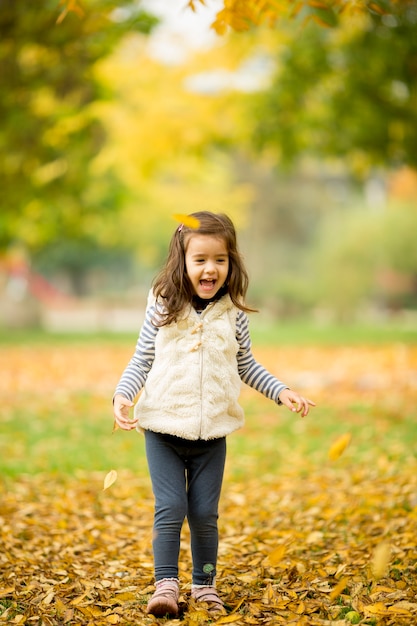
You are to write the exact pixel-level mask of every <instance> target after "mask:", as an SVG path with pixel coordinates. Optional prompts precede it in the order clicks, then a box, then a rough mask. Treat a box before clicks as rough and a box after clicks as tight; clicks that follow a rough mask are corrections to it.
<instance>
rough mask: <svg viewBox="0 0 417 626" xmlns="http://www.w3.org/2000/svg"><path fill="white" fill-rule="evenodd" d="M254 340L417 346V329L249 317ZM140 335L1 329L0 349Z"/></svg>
mask: <svg viewBox="0 0 417 626" xmlns="http://www.w3.org/2000/svg"><path fill="white" fill-rule="evenodd" d="M250 325H251V336H252V340H253V343H254V344H259V345H263V346H264V345H276V346H277V347H279V346H281V345H286V346H287V345H294V346H301V345H360V344H376V345H378V344H387V343H393V342H403V343H409V344H415V343H417V326H415V325H414V326H413V325H409V326H407V325H405V324H403V323H382V322H381V323H376V324H359V323H355V324H326V325H323V324H317V323H314V322H313V321H312V320H300V319H298V320H295V321H293V322H291V321H288V320H286V321H277V322H271V321H269V320H267V319H266V318H265V316H263V315H262V314H261V313H260V314H252V315H251V316H250ZM138 333H139V327H138V331H137V332H134V331H132V332H126V333H111V332H97V333H90V332H86V333H82V332H68V333H63V332H60V333H52V332H47V331H44V330H41V329H34V330H5V329H2V328H0V345H2V346H11V345H39V344H42V345H68V344H72V345H74V343H75V344H81V345H86V344H93V345H97V344H106V345H126V344H127V345H131V346H132V347H133V346H134V345H135V343H136V339H137V335H138Z"/></svg>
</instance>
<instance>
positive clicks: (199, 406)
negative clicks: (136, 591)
mask: <svg viewBox="0 0 417 626" xmlns="http://www.w3.org/2000/svg"><path fill="white" fill-rule="evenodd" d="M191 218H192V219H194V221H195V223H196V224H197V225H198V226H197V227H196V228H190V227H189V226H187V225H186V224H181V225H180V226H179V227H178V228H177V229H176V231H175V233H174V234H173V236H172V239H171V243H170V247H169V253H168V258H167V261H166V263H165V266H164V267H163V269H162V271H161V272H160V273H159V275H158V276H157V278H156V280H155V281H154V285H153V290H152V292H151V295H150V297H149V300H148V306H147V310H146V317H145V321H144V324H143V326H142V329H141V331H140V335H139V339H138V342H137V346H136V351H135V354H134V356H133V357H132V359H131V361H130V362H129V364H128V365H127V367H126V369H125V371H124V372H123V375H122V377H121V379H120V382H119V384H118V385H117V388H116V392H115V395H114V418H115V420H116V423H117V425H118V426H120V428H123V429H124V430H131V429H133V428H136V427H137V428H138V429H141V430H143V431H144V434H145V443H146V456H147V461H148V466H149V471H150V476H151V481H152V489H153V492H154V496H155V516H154V535H153V552H154V561H155V581H156V590H155V593H154V594H153V596H152V598H151V599H150V601H149V604H148V607H147V612H148V613H151V614H153V615H155V616H164V615H166V614H168V615H170V616H176V615H177V614H178V599H179V580H178V557H179V549H180V535H181V528H182V525H183V522H184V519H185V517H187V519H188V524H189V527H190V533H191V552H192V560H193V571H192V587H191V596H192V597H193V598H194V600H195V601H196V602H204V603H206V604H205V605H204V606H206V607H208V608H209V610H210V611H211V612H212V613H216V612H217V613H221V612H223V611H224V608H223V602H222V600H221V599H220V597H219V595H218V593H217V589H216V586H215V576H216V562H217V549H218V529H217V519H218V503H219V498H220V491H221V486H222V480H223V470H224V463H225V454H226V436H227V435H229V434H230V433H231V432H233V431H234V430H236V429H237V428H240V427H241V426H242V425H243V421H244V418H243V411H242V408H241V407H240V406H239V404H238V397H239V392H240V387H241V381H243V382H245V383H246V384H248V385H250V386H251V387H253V388H254V389H256V390H258V391H259V392H261V393H262V394H264V395H265V396H266V397H267V398H270V399H271V400H273V401H274V402H276V403H277V404H284V405H285V406H287V407H288V408H289V409H290V410H292V411H295V412H297V413H301V415H302V416H303V417H304V416H305V415H307V413H308V411H309V406H310V405H311V406H315V405H314V402H312V401H311V400H308V399H307V398H304V397H302V396H300V395H298V393H295V392H294V391H291V390H290V389H289V388H288V387H287V386H286V385H285V384H284V383H282V382H281V381H279V380H278V379H277V378H275V377H274V376H273V375H272V374H270V373H269V372H268V371H267V370H265V369H264V368H263V367H262V365H260V364H259V363H258V362H257V361H255V359H254V357H253V355H252V352H251V340H250V335H249V329H248V316H247V312H250V311H253V309H250V308H249V307H248V306H247V305H246V304H245V295H246V291H247V287H248V275H247V273H246V270H245V267H244V264H243V261H242V258H241V256H240V254H239V251H238V248H237V243H236V233H235V229H234V226H233V223H232V222H231V220H230V219H229V218H228V217H227V216H226V215H218V214H214V213H209V212H207V211H201V212H197V213H193V214H192V216H191ZM184 221H185V220H184ZM187 223H188V221H187ZM140 390H142V394H141V395H140V397H139V400H138V402H137V404H136V406H135V409H134V417H133V418H132V419H131V418H130V417H129V408H130V407H132V406H133V400H134V398H135V396H136V395H137V393H138V392H139V391H140Z"/></svg>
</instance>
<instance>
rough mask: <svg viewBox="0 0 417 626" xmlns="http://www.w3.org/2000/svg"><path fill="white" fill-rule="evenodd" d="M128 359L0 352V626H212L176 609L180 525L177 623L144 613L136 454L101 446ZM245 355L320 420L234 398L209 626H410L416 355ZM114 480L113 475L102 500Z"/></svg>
mask: <svg viewBox="0 0 417 626" xmlns="http://www.w3.org/2000/svg"><path fill="white" fill-rule="evenodd" d="M130 351H131V349H130V348H126V347H121V348H115V347H114V346H102V347H99V346H90V347H88V346H76V345H74V346H71V345H68V346H59V347H57V346H56V347H53V346H49V347H46V346H43V347H39V346H38V347H33V346H32V347H26V348H24V347H12V346H10V347H7V348H4V349H3V350H1V351H0V367H1V370H2V382H1V388H0V391H1V399H2V403H1V410H0V421H1V436H0V456H1V461H0V464H1V467H2V473H3V480H2V482H1V483H0V621H1V622H6V623H13V624H33V625H42V624H44V625H46V626H48V625H54V626H55V625H62V624H97V625H101V624H103V625H105V624H152V623H155V622H158V623H168V622H169V623H172V624H175V623H177V624H184V625H190V626H193V625H199V624H206V623H209V622H210V618H209V616H208V615H207V613H206V612H205V611H204V610H202V609H199V608H198V607H196V606H195V605H194V606H193V605H192V604H191V603H189V589H190V569H191V566H190V552H189V548H188V529H187V527H186V526H185V528H184V533H183V547H182V553H181V558H180V566H181V588H182V597H181V600H182V604H181V608H182V613H181V616H180V618H179V619H178V620H171V621H169V620H157V619H155V618H153V617H150V616H147V615H146V612H145V607H146V602H147V599H148V597H149V595H150V594H151V593H152V590H153V564H152V553H151V535H152V508H153V501H152V494H151V490H150V485H149V480H148V478H147V475H146V467H145V465H144V460H143V451H142V443H141V438H140V435H136V434H132V436H131V437H130V436H129V435H128V436H127V437H125V436H124V435H125V434H126V433H119V432H117V433H115V434H114V435H111V434H110V433H111V426H112V420H111V415H110V411H109V396H111V394H112V391H113V387H114V383H115V382H116V381H117V378H118V375H119V373H120V371H121V369H122V368H123V366H124V364H125V362H126V359H127V358H128V357H129V355H130ZM258 356H259V358H260V360H261V361H263V362H264V363H265V364H266V365H267V366H268V367H269V368H270V369H272V370H273V371H276V373H277V374H278V373H279V374H280V375H281V377H282V378H283V379H285V380H286V381H289V382H290V383H291V384H293V386H294V387H295V388H297V389H300V390H301V389H302V390H303V391H306V392H308V394H309V395H310V396H312V397H313V398H314V399H316V400H317V402H318V407H317V408H316V409H315V410H314V412H312V413H311V415H310V416H309V417H308V418H307V419H305V420H300V419H299V418H294V417H293V416H292V415H291V414H290V413H289V412H288V414H287V413H284V412H283V409H282V408H278V407H275V406H273V405H272V404H271V403H270V402H268V401H266V400H264V399H263V398H261V397H260V396H259V395H258V394H254V393H253V392H251V391H250V390H245V391H244V393H243V395H242V402H243V404H244V405H245V409H246V413H247V425H246V427H245V429H243V430H242V431H241V432H240V433H238V434H235V435H232V436H231V437H230V438H229V456H228V465H227V472H226V479H225V484H224V489H223V497H222V501H221V515H220V534H221V543H220V554H219V568H218V569H219V573H218V587H219V591H220V594H221V596H222V597H223V599H224V601H225V603H226V607H227V611H228V614H227V615H226V616H223V617H221V618H220V619H219V620H217V623H218V624H222V623H223V624H227V623H234V624H260V625H262V624H294V625H302V626H308V625H311V626H315V625H324V624H336V625H339V626H341V625H348V624H351V623H359V624H369V625H372V624H373V625H381V626H391V625H392V626H394V625H405V624H407V625H408V624H416V623H417V539H416V538H417V460H416V458H417V457H416V452H417V451H416V440H417V438H416V434H417V425H416V423H415V406H416V399H417V347H415V346H406V345H403V344H398V345H387V346H378V347H376V346H374V347H365V346H364V347H359V346H358V347H355V348H336V347H332V348H329V347H328V348H319V347H310V348H296V349H290V348H285V349H282V350H272V349H263V350H262V351H258ZM93 426H94V427H96V428H97V430H91V428H92V427H93ZM343 434H349V435H351V436H352V439H351V443H350V445H349V446H348V448H347V449H346V450H345V451H343V450H342V447H339V449H338V448H337V445H336V448H335V445H334V443H335V441H336V442H337V441H338V437H339V436H340V435H343ZM103 441H105V442H106V444H104V443H103ZM131 442H134V443H133V444H132V443H131ZM331 450H333V452H334V451H335V450H336V454H333V460H332V459H331V458H329V451H331ZM86 451H87V452H86ZM53 454H56V455H57V457H56V456H53ZM339 454H340V456H338V455H339ZM52 459H53V462H54V466H53V467H52ZM57 459H58V460H57ZM59 460H61V465H60V462H59ZM19 467H20V468H21V469H22V471H21V472H18V471H17V470H18V468H19ZM31 468H32V469H31ZM94 468H95V469H94ZM110 469H117V470H118V478H117V481H116V482H115V483H114V484H113V485H112V486H111V487H110V488H109V489H107V490H103V481H104V478H105V475H106V472H107V470H110Z"/></svg>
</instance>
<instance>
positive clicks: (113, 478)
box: [103, 470, 117, 491]
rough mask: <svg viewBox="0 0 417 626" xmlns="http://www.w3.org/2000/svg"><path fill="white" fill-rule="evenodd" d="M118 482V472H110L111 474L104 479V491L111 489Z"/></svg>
mask: <svg viewBox="0 0 417 626" xmlns="http://www.w3.org/2000/svg"><path fill="white" fill-rule="evenodd" d="M116 480H117V472H116V470H110V472H109V473H108V474H106V476H105V478H104V487H103V491H104V490H105V489H108V488H109V487H111V486H112V484H113V483H115V482H116Z"/></svg>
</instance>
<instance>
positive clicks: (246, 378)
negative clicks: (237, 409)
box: [236, 311, 288, 404]
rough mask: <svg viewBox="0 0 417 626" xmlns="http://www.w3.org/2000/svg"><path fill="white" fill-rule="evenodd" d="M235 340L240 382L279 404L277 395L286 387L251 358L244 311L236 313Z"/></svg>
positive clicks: (246, 319)
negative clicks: (237, 345) (237, 348)
mask: <svg viewBox="0 0 417 626" xmlns="http://www.w3.org/2000/svg"><path fill="white" fill-rule="evenodd" d="M236 339H237V342H238V344H239V351H238V353H237V367H238V372H239V376H240V378H241V380H242V381H243V382H244V383H246V384H247V385H249V387H253V389H256V391H259V392H260V393H262V394H263V395H264V396H265V397H267V398H269V399H270V400H274V401H275V402H277V403H278V404H281V402H280V400H279V394H280V393H281V391H283V390H284V389H288V386H287V385H286V384H285V383H283V382H281V381H280V380H278V378H276V377H275V376H273V374H271V373H270V372H268V370H267V369H265V368H264V367H263V365H261V364H260V363H258V361H256V359H255V357H254V356H253V354H252V342H251V339H250V334H249V319H248V316H247V315H246V313H245V312H244V311H238V314H237V318H236Z"/></svg>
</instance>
